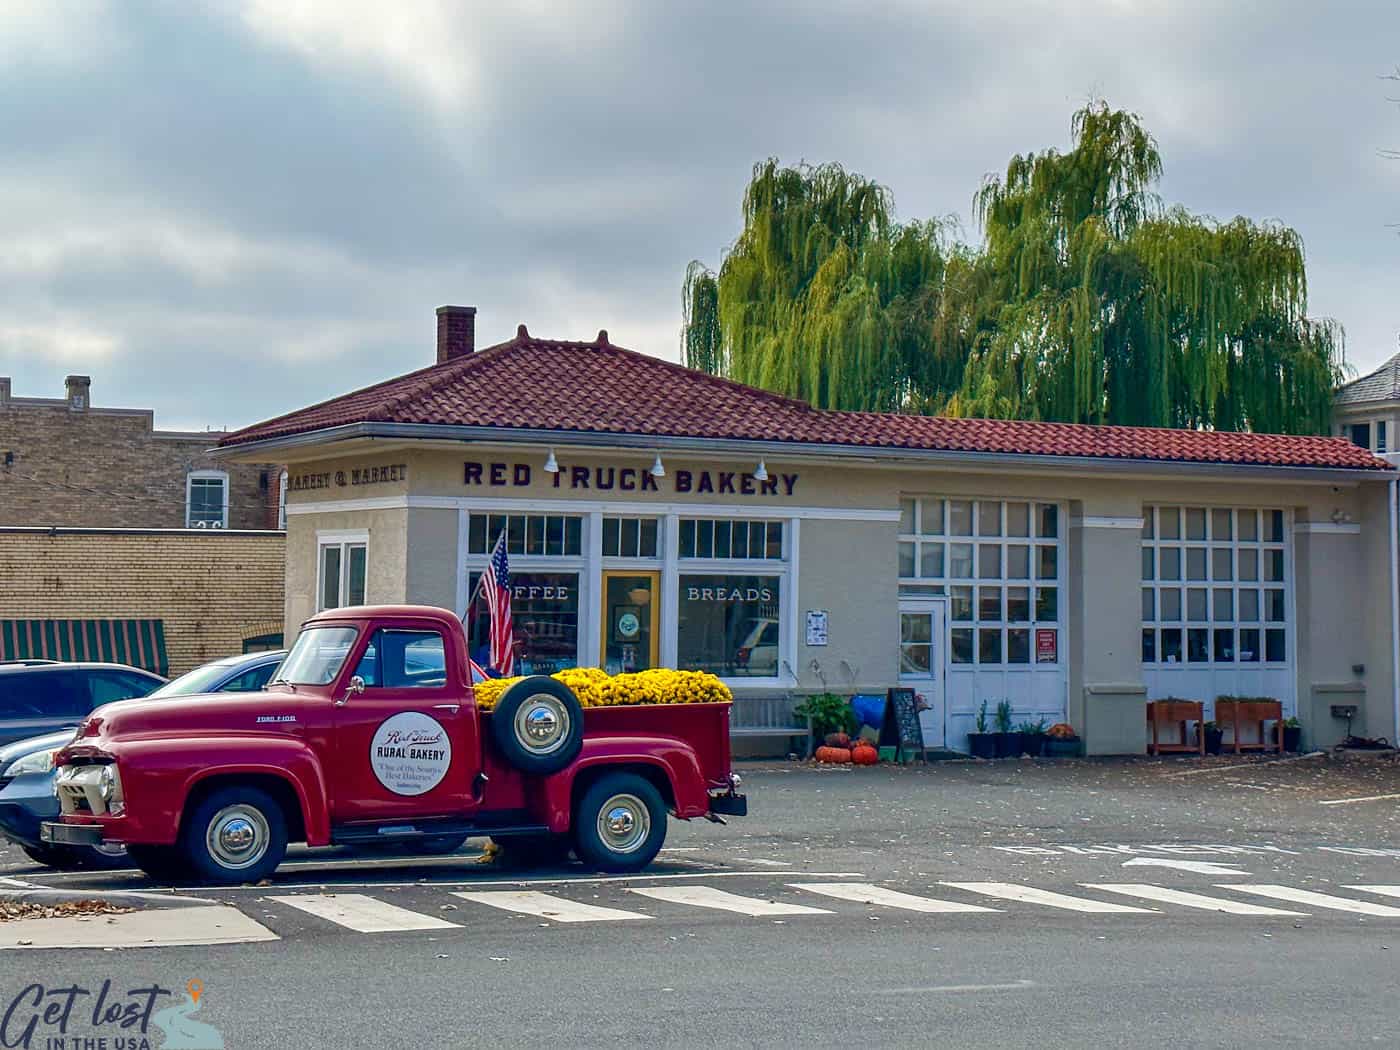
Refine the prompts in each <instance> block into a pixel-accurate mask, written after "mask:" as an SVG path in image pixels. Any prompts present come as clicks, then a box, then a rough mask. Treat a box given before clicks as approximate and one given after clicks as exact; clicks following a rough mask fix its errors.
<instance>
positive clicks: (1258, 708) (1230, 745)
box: [1215, 699, 1283, 755]
mask: <svg viewBox="0 0 1400 1050" xmlns="http://www.w3.org/2000/svg"><path fill="white" fill-rule="evenodd" d="M1267 722H1273V723H1274V728H1273V731H1272V732H1266V729H1265V723H1267ZM1215 723H1216V725H1218V726H1219V727H1220V730H1221V732H1222V733H1229V735H1230V740H1229V741H1228V742H1226V744H1225V748H1226V749H1228V750H1231V751H1233V752H1234V753H1235V754H1237V755H1238V754H1239V753H1240V752H1241V751H1278V752H1279V753H1282V752H1283V704H1282V703H1281V702H1280V701H1278V700H1224V699H1221V700H1216V701H1215ZM1247 725H1257V726H1258V727H1259V740H1258V742H1251V743H1247V744H1246V743H1242V742H1241V741H1240V729H1241V728H1243V727H1244V726H1247ZM1271 737H1272V739H1270V738H1271Z"/></svg>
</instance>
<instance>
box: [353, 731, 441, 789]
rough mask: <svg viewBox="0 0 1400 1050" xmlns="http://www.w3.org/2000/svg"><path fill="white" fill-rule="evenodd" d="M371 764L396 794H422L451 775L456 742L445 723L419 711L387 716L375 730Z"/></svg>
mask: <svg viewBox="0 0 1400 1050" xmlns="http://www.w3.org/2000/svg"><path fill="white" fill-rule="evenodd" d="M369 764H370V768H371V769H373V770H374V775H375V776H376V777H378V778H379V782H380V783H381V784H383V785H384V786H385V787H386V788H388V789H389V790H390V791H392V792H393V793H394V794H396V795H421V794H423V793H424V792H427V791H431V790H433V788H435V787H437V786H438V784H440V783H441V782H442V778H443V777H445V776H447V767H448V766H450V765H451V764H452V741H450V740H448V738H447V730H446V729H444V728H443V727H442V723H441V722H438V721H437V720H436V719H433V718H429V717H428V716H427V715H424V714H419V713H418V712H417V711H404V712H402V713H400V714H397V715H394V716H393V717H391V718H386V719H385V720H384V721H383V722H381V723H380V724H379V728H378V729H376V730H375V731H374V739H373V740H372V741H371V742H370V745H369Z"/></svg>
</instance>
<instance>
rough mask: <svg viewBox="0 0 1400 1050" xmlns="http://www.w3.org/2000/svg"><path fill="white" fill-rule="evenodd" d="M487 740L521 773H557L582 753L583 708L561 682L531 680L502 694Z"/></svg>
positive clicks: (536, 677) (543, 676)
mask: <svg viewBox="0 0 1400 1050" xmlns="http://www.w3.org/2000/svg"><path fill="white" fill-rule="evenodd" d="M491 735H492V736H493V737H494V739H495V741H496V747H497V748H498V749H499V750H500V752H501V755H502V757H503V758H505V760H506V762H507V763H509V764H510V765H512V766H514V767H515V768H516V769H518V770H520V771H521V772H522V773H534V774H536V775H545V774H549V773H557V772H559V770H561V769H563V768H564V767H565V766H567V765H568V764H569V763H571V762H572V761H573V760H574V759H576V758H577V757H578V753H579V752H580V751H581V750H583V706H582V705H581V704H580V703H579V702H578V697H576V696H574V694H573V691H572V690H571V689H570V688H569V687H568V686H567V685H565V684H564V683H563V682H561V681H559V680H558V679H555V678H549V677H547V676H545V675H535V676H534V677H531V678H526V679H524V680H523V681H519V682H516V683H515V685H513V686H511V687H510V688H509V689H507V690H506V694H505V696H503V697H501V699H500V700H499V701H498V702H497V704H496V707H495V709H494V710H493V711H492V712H491Z"/></svg>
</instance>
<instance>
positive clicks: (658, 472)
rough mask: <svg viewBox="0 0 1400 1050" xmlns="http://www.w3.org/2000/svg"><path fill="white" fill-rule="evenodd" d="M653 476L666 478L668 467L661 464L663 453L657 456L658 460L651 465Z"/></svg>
mask: <svg viewBox="0 0 1400 1050" xmlns="http://www.w3.org/2000/svg"><path fill="white" fill-rule="evenodd" d="M651 476H652V477H654V478H664V477H665V476H666V465H665V464H664V463H662V462H661V453H660V452H658V453H657V454H656V459H654V460H652V463H651Z"/></svg>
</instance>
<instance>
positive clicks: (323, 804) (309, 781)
mask: <svg viewBox="0 0 1400 1050" xmlns="http://www.w3.org/2000/svg"><path fill="white" fill-rule="evenodd" d="M289 758H290V759H291V760H290V761H288V762H286V763H285V764H269V763H264V762H234V763H229V764H227V765H221V766H205V767H203V768H201V769H200V770H199V771H198V772H197V773H195V774H194V775H193V776H191V777H190V779H189V780H188V782H187V783H186V785H185V793H184V796H183V800H182V811H183V809H188V808H189V798H190V795H191V794H192V793H193V792H194V791H195V790H197V789H198V788H199V786H200V785H201V784H203V783H206V782H207V781H209V780H210V779H212V778H214V777H227V778H228V779H230V780H237V779H239V778H240V777H244V778H247V777H272V778H273V779H275V780H278V781H281V782H282V783H283V784H284V785H286V786H287V788H289V789H290V790H291V792H292V794H293V795H294V796H295V798H296V804H297V807H298V808H299V809H300V811H301V812H300V814H292V813H289V814H287V817H288V821H289V823H294V821H295V819H296V818H297V817H298V816H299V817H300V822H301V825H302V827H303V828H305V830H306V837H305V841H306V844H307V845H308V846H328V845H330V841H331V817H330V813H329V811H328V810H327V800H328V799H329V798H330V795H329V793H328V792H329V788H328V786H327V784H326V778H325V775H324V773H323V771H322V769H321V764H320V763H319V762H317V761H316V757H315V755H313V754H311V753H310V752H309V751H306V752H302V753H301V754H296V755H293V756H289ZM288 801H289V800H288ZM294 838H295V836H294Z"/></svg>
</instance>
